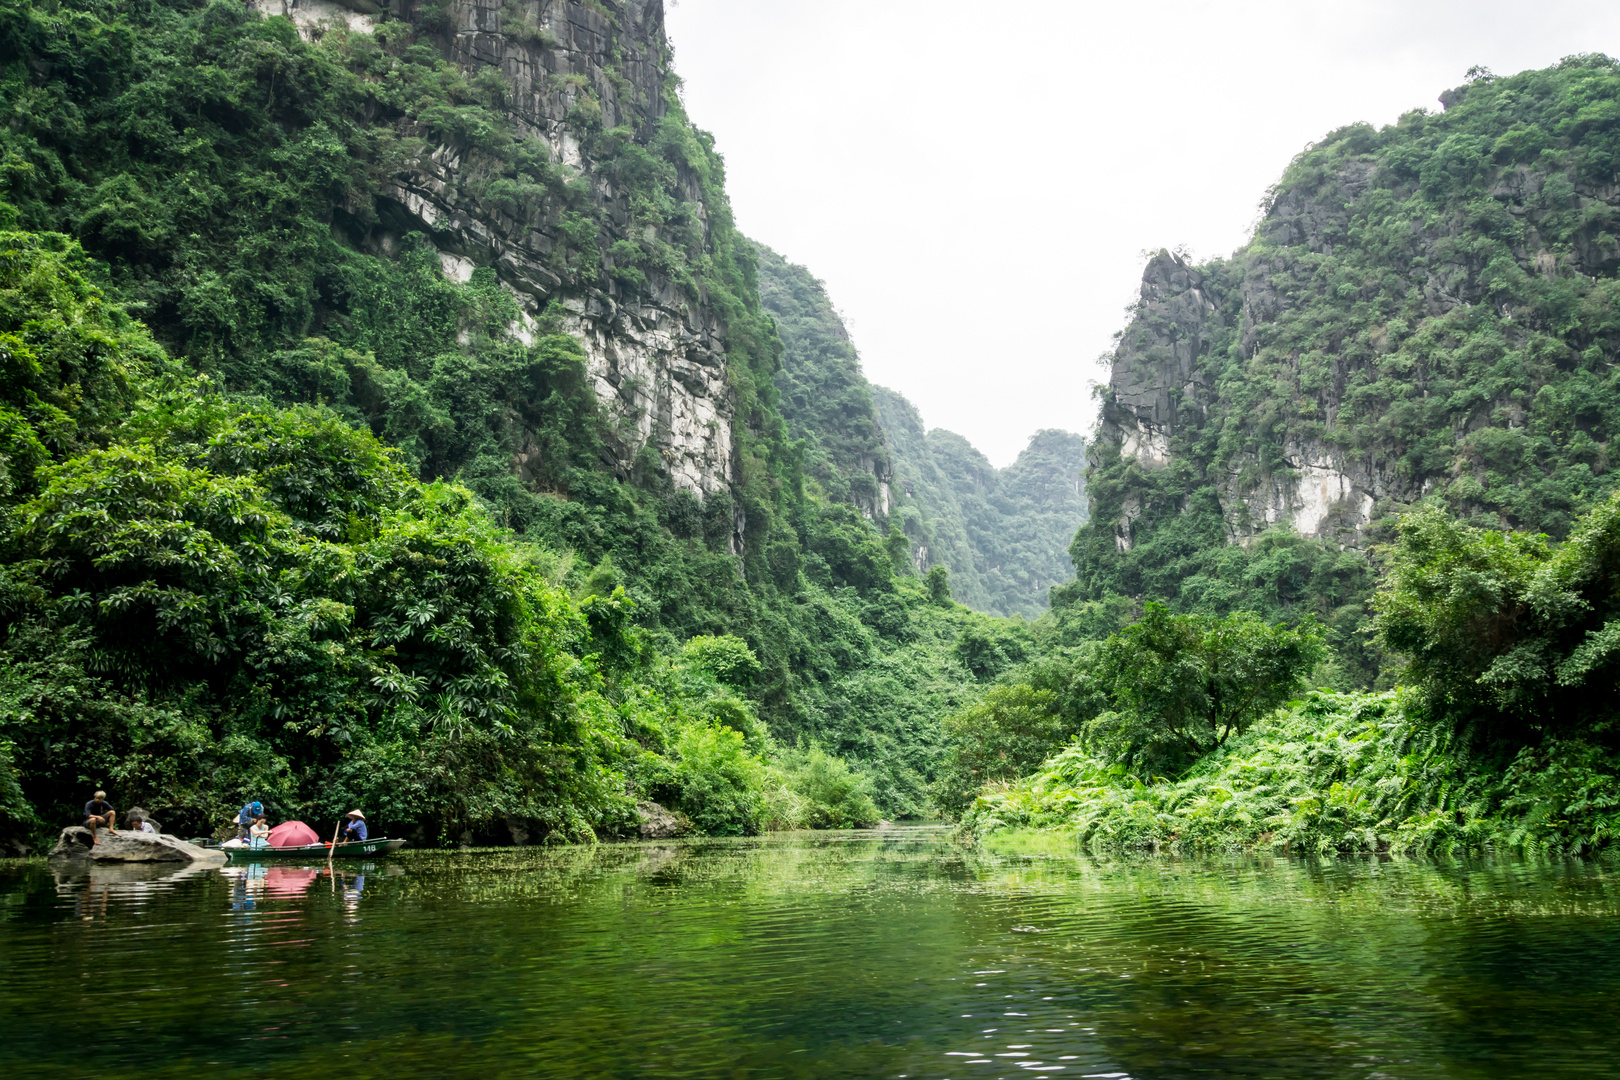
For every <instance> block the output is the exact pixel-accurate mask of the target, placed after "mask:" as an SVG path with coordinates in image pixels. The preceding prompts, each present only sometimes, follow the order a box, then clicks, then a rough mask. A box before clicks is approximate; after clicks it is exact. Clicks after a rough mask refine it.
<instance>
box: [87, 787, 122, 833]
mask: <svg viewBox="0 0 1620 1080" xmlns="http://www.w3.org/2000/svg"><path fill="white" fill-rule="evenodd" d="M103 825H105V826H106V827H107V831H108V832H114V833H115V832H117V831H118V811H117V810H114V809H113V804H112V803H110V802H108V801H107V793H106V792H105V791H98V792H96V797H95V798H93V799H91V800H90V801H89V802H87V803H85V804H84V827H85V828H87V829H89V830H90V843H91V844H99V843H101V840H100V838H99V837H98V836H97V831H98V830H99V829H100V828H101V827H102V826H103Z"/></svg>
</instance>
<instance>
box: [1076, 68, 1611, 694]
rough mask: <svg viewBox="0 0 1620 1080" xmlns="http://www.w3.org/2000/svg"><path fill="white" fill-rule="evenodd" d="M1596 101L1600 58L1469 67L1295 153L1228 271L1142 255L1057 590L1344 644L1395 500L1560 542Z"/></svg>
mask: <svg viewBox="0 0 1620 1080" xmlns="http://www.w3.org/2000/svg"><path fill="white" fill-rule="evenodd" d="M1617 96H1620V72H1617V71H1616V68H1615V65H1614V62H1613V61H1611V60H1610V59H1609V58H1607V57H1602V56H1590V57H1573V58H1571V59H1569V60H1566V61H1565V62H1563V63H1562V64H1560V65H1558V66H1557V67H1555V68H1551V69H1548V70H1545V71H1532V72H1525V73H1522V74H1519V75H1514V76H1512V77H1508V78H1497V77H1494V76H1492V75H1490V74H1488V73H1485V72H1478V71H1477V72H1475V73H1473V74H1472V75H1471V77H1470V80H1469V82H1468V83H1466V84H1465V85H1463V86H1461V87H1459V88H1457V89H1455V90H1452V91H1449V92H1447V93H1446V94H1444V95H1443V96H1442V98H1441V103H1442V106H1443V108H1442V109H1439V110H1435V111H1427V110H1422V109H1419V110H1416V111H1413V112H1411V113H1408V114H1406V115H1405V116H1403V117H1401V119H1400V122H1399V123H1397V124H1394V125H1391V126H1389V127H1385V128H1382V129H1374V128H1372V127H1369V126H1367V125H1352V126H1350V127H1346V128H1342V129H1340V130H1338V131H1335V132H1333V133H1332V134H1330V135H1328V136H1327V137H1326V138H1324V139H1322V140H1321V141H1320V142H1319V143H1317V144H1316V145H1315V146H1313V147H1311V148H1310V149H1309V150H1307V151H1306V152H1305V153H1303V154H1301V155H1300V156H1299V158H1297V159H1296V160H1295V161H1294V162H1293V163H1292V164H1291V165H1290V166H1289V168H1288V170H1287V171H1286V173H1285V174H1284V175H1283V177H1282V179H1281V180H1280V181H1279V182H1278V184H1277V185H1276V187H1275V188H1274V189H1273V191H1272V192H1271V194H1270V196H1269V198H1268V201H1267V204H1266V208H1265V213H1264V216H1263V218H1262V220H1261V222H1260V224H1259V226H1258V228H1257V230H1256V232H1255V236H1254V238H1253V240H1251V241H1250V243H1249V244H1247V245H1246V246H1245V247H1243V248H1242V249H1240V250H1239V251H1237V252H1236V253H1234V254H1233V255H1232V256H1231V257H1230V258H1224V259H1216V260H1212V261H1210V262H1208V263H1204V264H1201V265H1192V264H1189V263H1188V262H1187V261H1186V260H1184V259H1182V258H1181V257H1179V256H1177V255H1174V254H1171V253H1160V254H1159V255H1158V256H1156V257H1155V258H1154V259H1153V260H1152V261H1151V262H1150V263H1149V265H1148V267H1147V271H1146V273H1145V274H1144V275H1143V282H1142V292H1141V298H1140V301H1139V303H1138V305H1137V309H1136V315H1135V317H1134V318H1133V320H1132V321H1131V323H1130V325H1129V326H1128V327H1127V328H1126V329H1125V331H1124V332H1123V334H1122V335H1121V338H1120V341H1119V345H1118V348H1117V349H1116V351H1115V354H1114V357H1113V370H1112V375H1111V378H1110V382H1109V387H1108V392H1107V398H1106V400H1105V402H1104V408H1103V422H1102V426H1101V430H1100V434H1099V437H1098V441H1097V444H1096V446H1095V448H1094V449H1093V451H1092V468H1091V472H1090V475H1089V481H1088V482H1089V484H1090V491H1091V495H1092V499H1093V517H1092V520H1091V522H1090V523H1089V524H1088V525H1087V526H1086V527H1085V528H1084V529H1082V530H1081V531H1080V533H1079V534H1078V535H1077V537H1076V539H1075V542H1074V547H1073V556H1074V561H1075V565H1076V567H1077V569H1078V573H1079V579H1078V581H1077V583H1076V585H1075V587H1074V589H1073V590H1072V591H1071V592H1070V593H1069V594H1068V595H1069V596H1071V597H1072V598H1074V599H1077V600H1081V601H1093V602H1101V601H1103V600H1105V598H1106V597H1108V596H1110V595H1122V596H1135V597H1148V598H1160V599H1163V600H1166V601H1167V602H1170V603H1172V604H1174V605H1176V606H1177V607H1179V608H1182V609H1186V610H1207V611H1213V612H1224V611H1230V610H1235V609H1239V608H1249V609H1252V610H1263V611H1270V612H1275V613H1277V614H1283V613H1288V612H1293V611H1295V610H1313V611H1315V612H1316V613H1317V614H1319V615H1320V616H1321V617H1323V618H1325V619H1328V620H1329V621H1330V622H1333V623H1334V624H1335V627H1336V631H1337V632H1338V639H1339V641H1340V643H1341V644H1343V645H1344V646H1345V647H1346V648H1353V635H1352V633H1351V632H1352V631H1353V629H1354V628H1355V627H1356V626H1358V625H1362V624H1363V623H1364V622H1365V618H1366V616H1365V611H1364V609H1363V600H1364V598H1365V596H1366V595H1367V593H1368V590H1370V588H1371V581H1372V578H1371V574H1370V572H1369V568H1368V567H1367V565H1366V562H1365V560H1364V558H1363V557H1362V554H1361V553H1363V552H1365V551H1366V550H1368V548H1369V545H1372V544H1374V543H1376V542H1377V541H1379V540H1381V539H1386V538H1387V537H1388V535H1389V532H1388V529H1387V528H1386V526H1385V523H1386V522H1387V521H1389V520H1392V516H1393V515H1398V514H1399V513H1401V512H1402V511H1403V510H1405V509H1406V508H1407V507H1409V506H1411V505H1412V504H1414V503H1415V502H1417V501H1419V500H1430V501H1436V500H1438V501H1439V502H1441V503H1442V504H1443V505H1445V506H1447V507H1448V508H1450V509H1451V510H1452V511H1453V512H1454V513H1456V514H1458V515H1460V516H1462V517H1463V518H1465V519H1467V520H1471V521H1477V522H1479V523H1482V524H1489V525H1493V526H1496V527H1506V528H1512V529H1526V530H1530V531H1532V532H1545V533H1547V534H1549V535H1551V536H1553V537H1555V538H1556V537H1562V536H1563V535H1565V534H1566V533H1567V532H1568V530H1569V528H1570V523H1571V521H1572V520H1573V519H1574V517H1575V515H1577V514H1578V513H1579V512H1580V511H1581V510H1583V509H1584V508H1587V507H1590V506H1591V505H1593V503H1594V502H1595V501H1596V500H1599V499H1601V498H1602V497H1603V496H1604V495H1606V494H1607V493H1608V492H1609V491H1610V490H1611V489H1612V487H1613V484H1614V482H1613V473H1612V472H1611V463H1610V459H1609V456H1608V447H1609V446H1610V445H1611V440H1612V439H1613V437H1614V435H1615V432H1616V430H1617V429H1616V425H1617V424H1620V383H1617V382H1616V378H1617V376H1616V375H1615V368H1614V362H1615V358H1616V353H1617V351H1620V322H1617V320H1616V314H1615V312H1616V311H1617V310H1620V307H1617V301H1620V279H1617V273H1620V240H1616V233H1617V228H1616V222H1617V220H1620V218H1617V213H1620V176H1617V173H1616V169H1617V168H1620V106H1617V105H1616V100H1617ZM1296 537H1305V538H1312V539H1315V538H1320V539H1321V540H1322V541H1324V543H1322V544H1316V543H1307V544H1302V543H1300V542H1299V541H1298V540H1297V539H1296ZM1361 674H1362V676H1370V672H1369V671H1367V670H1363V671H1362V672H1361Z"/></svg>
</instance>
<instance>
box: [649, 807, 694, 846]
mask: <svg viewBox="0 0 1620 1080" xmlns="http://www.w3.org/2000/svg"><path fill="white" fill-rule="evenodd" d="M636 813H637V814H638V815H639V816H640V817H641V838H642V839H643V840H668V839H670V838H671V837H675V836H680V835H681V834H683V833H685V832H687V831H688V830H690V829H691V827H692V823H691V822H690V821H688V820H687V817H686V815H685V814H682V813H679V812H678V811H671V810H666V809H664V808H663V807H662V806H659V805H658V804H657V803H655V802H638V803H636Z"/></svg>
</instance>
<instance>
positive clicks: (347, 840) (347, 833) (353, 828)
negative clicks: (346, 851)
mask: <svg viewBox="0 0 1620 1080" xmlns="http://www.w3.org/2000/svg"><path fill="white" fill-rule="evenodd" d="M365 838H366V815H364V814H362V813H361V812H360V811H358V810H350V811H349V812H348V814H347V815H345V816H344V818H343V839H342V840H341V841H339V843H344V844H357V843H359V842H360V841H362V840H364V839H365Z"/></svg>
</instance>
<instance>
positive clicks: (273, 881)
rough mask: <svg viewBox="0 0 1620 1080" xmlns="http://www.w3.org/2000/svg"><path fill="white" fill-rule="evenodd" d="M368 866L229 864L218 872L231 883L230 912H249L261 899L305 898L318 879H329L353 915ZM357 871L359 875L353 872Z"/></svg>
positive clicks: (370, 869)
mask: <svg viewBox="0 0 1620 1080" xmlns="http://www.w3.org/2000/svg"><path fill="white" fill-rule="evenodd" d="M375 870H376V867H375V866H374V865H372V864H371V863H364V864H362V865H360V866H358V867H356V866H348V867H330V866H277V865H274V864H266V863H232V864H231V865H229V866H222V867H220V868H219V872H220V874H221V875H222V876H223V877H225V878H228V879H230V881H231V910H233V911H252V910H254V909H255V908H256V907H257V906H258V902H259V901H260V900H264V899H279V900H293V899H298V898H299V897H302V896H304V895H306V894H307V893H308V892H309V891H310V887H311V886H313V885H314V884H315V882H316V881H318V880H320V879H321V878H330V880H331V884H332V891H333V892H334V893H335V892H337V891H338V890H339V889H340V888H341V889H342V892H343V900H344V906H345V907H346V908H347V909H348V910H349V911H350V912H351V913H352V912H354V911H355V910H356V908H357V906H358V905H359V902H360V898H361V896H362V895H363V894H364V893H365V889H366V872H367V871H375ZM356 871H358V873H357V872H356Z"/></svg>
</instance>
